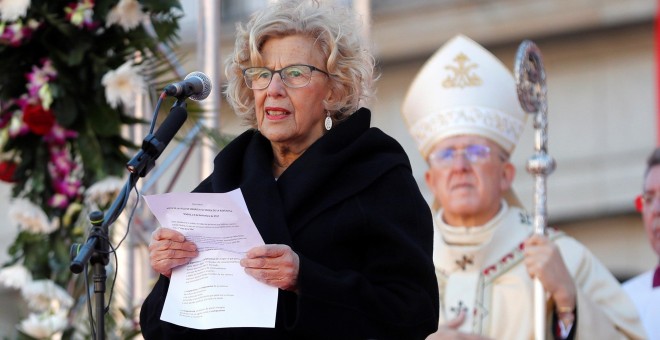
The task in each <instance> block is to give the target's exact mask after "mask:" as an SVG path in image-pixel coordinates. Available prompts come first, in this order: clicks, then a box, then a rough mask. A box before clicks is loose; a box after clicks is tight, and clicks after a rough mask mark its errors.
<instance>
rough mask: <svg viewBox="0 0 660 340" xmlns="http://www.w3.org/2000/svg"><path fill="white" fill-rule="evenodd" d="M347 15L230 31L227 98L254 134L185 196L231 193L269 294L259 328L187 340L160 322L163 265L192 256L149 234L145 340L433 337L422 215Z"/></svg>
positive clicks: (288, 10)
mask: <svg viewBox="0 0 660 340" xmlns="http://www.w3.org/2000/svg"><path fill="white" fill-rule="evenodd" d="M356 23H357V19H356V18H355V16H354V15H352V14H351V13H350V12H349V10H348V9H338V8H329V7H325V6H324V5H320V4H318V3H316V2H313V3H308V2H300V1H285V2H280V3H278V4H276V5H273V7H270V8H267V9H265V10H263V11H261V12H259V13H257V14H255V15H254V16H253V17H252V19H251V20H250V21H249V22H248V24H247V26H246V27H245V28H243V27H242V26H239V27H238V38H237V41H236V45H235V46H236V47H235V48H236V50H235V52H234V53H233V55H232V56H231V58H230V60H229V62H228V65H227V68H226V73H227V78H228V86H227V89H226V93H227V97H228V100H229V102H230V103H231V105H232V106H233V107H234V109H235V110H236V111H237V112H238V114H239V115H241V116H242V117H243V118H244V119H245V120H246V121H247V122H248V123H249V124H251V126H252V129H249V130H248V131H246V132H244V133H243V134H241V135H240V136H238V137H237V138H236V139H235V140H234V141H232V142H231V143H230V144H229V145H227V146H226V147H225V148H224V149H223V150H222V151H221V152H220V153H219V154H218V156H217V157H216V159H215V169H214V172H213V173H212V174H211V175H210V176H209V177H208V178H206V179H205V180H204V181H203V182H202V183H201V184H200V185H199V186H198V187H197V188H196V189H195V191H196V192H219V193H220V192H228V191H231V190H233V189H236V188H240V189H241V191H242V193H243V195H244V197H245V201H246V203H247V206H248V209H249V212H250V215H251V216H252V218H253V220H254V222H255V224H256V226H257V228H258V229H259V232H260V233H261V235H262V237H263V239H264V241H265V243H266V245H265V246H260V247H255V248H253V249H251V250H250V251H249V252H248V253H247V254H246V256H245V257H244V258H243V259H242V260H241V265H242V266H243V267H245V271H246V272H247V273H248V274H249V275H251V276H253V277H254V278H255V279H256V280H259V281H262V282H264V283H266V284H268V285H271V286H274V287H277V288H279V291H278V292H279V297H278V305H277V316H276V324H275V328H274V329H269V328H224V329H211V330H195V329H188V328H183V327H179V326H176V325H173V324H170V323H167V322H164V321H161V320H160V314H161V311H162V308H163V302H164V298H165V296H166V294H167V290H168V285H169V276H170V275H171V273H172V268H174V267H176V266H180V265H183V264H186V263H188V262H189V261H190V260H191V259H192V258H194V257H195V256H196V255H197V252H196V250H195V249H196V248H195V245H194V244H192V243H191V242H189V241H186V240H185V238H184V237H183V236H182V235H181V234H179V233H177V232H175V231H173V230H169V229H165V228H161V229H159V230H157V231H156V232H154V234H153V239H152V242H151V245H150V247H149V249H150V258H151V265H152V267H153V269H154V270H156V271H157V272H159V273H160V274H161V276H160V278H159V280H158V282H157V283H156V286H155V287H154V288H153V291H152V292H151V294H150V295H149V296H148V297H147V299H146V300H145V302H144V304H143V306H142V311H141V315H140V324H141V326H142V332H143V335H144V337H145V338H146V339H172V338H182V337H184V336H186V337H189V338H190V339H195V340H198V339H201V338H205V339H206V338H208V339H228V338H231V339H235V338H239V339H325V338H328V339H423V338H425V337H426V335H428V334H430V333H432V332H434V331H435V330H436V329H437V322H438V288H437V283H436V279H435V274H434V268H433V262H432V240H433V234H432V233H433V226H432V216H431V213H430V211H429V208H428V205H427V204H426V202H425V201H424V199H423V197H422V196H421V194H420V192H419V189H418V187H417V184H416V182H415V180H414V178H413V177H412V173H411V169H410V164H409V161H408V158H407V156H406V154H405V153H404V151H403V149H402V148H401V146H400V145H399V144H398V143H397V142H396V141H395V140H394V139H392V138H391V137H389V136H387V135H386V134H384V133H383V132H382V131H380V130H378V129H376V128H370V127H369V124H370V112H369V110H367V109H365V108H359V102H360V101H361V100H364V99H366V98H368V96H369V95H370V94H371V92H372V91H371V86H372V82H373V62H374V60H373V57H372V56H371V55H370V54H369V53H368V51H367V49H366V48H365V47H364V45H362V42H361V40H360V36H359V33H358V32H359V30H358V29H356V27H355V24H356Z"/></svg>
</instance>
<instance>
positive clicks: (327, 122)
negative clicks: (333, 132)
mask: <svg viewBox="0 0 660 340" xmlns="http://www.w3.org/2000/svg"><path fill="white" fill-rule="evenodd" d="M326 112H327V113H328V115H327V116H325V129H326V130H327V131H330V129H332V118H330V111H326Z"/></svg>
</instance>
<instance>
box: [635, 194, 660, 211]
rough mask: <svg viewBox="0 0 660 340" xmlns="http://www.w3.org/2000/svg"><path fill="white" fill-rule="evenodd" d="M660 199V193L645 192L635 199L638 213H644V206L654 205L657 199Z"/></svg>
mask: <svg viewBox="0 0 660 340" xmlns="http://www.w3.org/2000/svg"><path fill="white" fill-rule="evenodd" d="M658 198H660V191H659V192H652V191H647V192H644V193H643V194H641V195H639V196H637V197H635V208H636V209H637V211H639V212H642V210H644V206H649V205H651V204H653V201H655V200H656V199H658Z"/></svg>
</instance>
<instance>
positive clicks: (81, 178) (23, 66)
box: [0, 0, 182, 339]
mask: <svg viewBox="0 0 660 340" xmlns="http://www.w3.org/2000/svg"><path fill="white" fill-rule="evenodd" d="M181 15H182V12H181V7H180V4H179V1H178V0H139V1H138V0H10V1H0V60H2V63H0V180H2V181H5V182H9V183H11V186H12V203H11V208H10V213H9V215H10V219H11V220H12V221H13V222H14V224H15V225H16V226H17V227H18V228H19V234H18V236H17V238H16V239H15V240H14V242H13V244H12V245H11V247H10V249H9V255H10V261H9V262H8V263H6V264H5V265H4V266H3V268H2V269H0V285H4V286H6V287H12V288H15V289H20V290H21V295H22V297H23V298H24V299H25V300H26V303H27V307H28V308H29V311H30V313H29V315H27V316H26V318H25V319H24V320H22V321H21V322H20V324H19V325H18V326H17V328H18V330H19V331H20V336H21V337H24V338H36V339H44V338H58V337H64V338H68V337H71V336H72V334H74V333H75V329H74V328H75V327H73V321H72V320H74V319H75V315H74V314H75V313H76V311H78V310H84V308H81V305H82V306H84V301H83V302H81V300H84V298H85V294H86V292H85V289H86V288H85V287H82V284H81V281H82V279H80V278H79V277H78V276H73V275H72V274H71V272H70V271H69V264H70V258H69V249H70V247H71V244H73V243H84V241H85V237H84V236H85V235H84V234H85V232H86V230H87V228H88V223H85V222H87V220H86V218H87V216H84V214H83V213H84V212H86V211H87V210H88V209H87V207H89V206H90V205H94V206H97V207H104V206H106V207H107V205H109V202H112V199H113V198H112V197H113V195H115V194H116V192H117V191H118V190H119V189H120V188H121V186H122V185H123V181H122V180H121V179H120V178H119V177H122V176H123V174H124V173H125V164H126V161H127V160H128V157H127V156H126V155H125V153H124V150H125V148H134V147H135V145H133V143H131V142H130V141H128V140H126V139H124V138H123V137H122V136H121V135H120V131H121V128H122V127H123V126H126V125H127V124H136V123H142V122H141V121H140V120H137V119H135V118H134V117H132V114H131V113H132V108H133V107H134V106H135V93H136V92H139V90H147V89H148V88H149V86H155V85H154V81H153V80H152V78H151V77H149V75H150V74H153V73H154V71H153V69H154V67H156V66H154V65H158V64H159V62H160V64H162V60H163V59H164V57H163V56H162V55H161V54H160V53H159V49H158V45H159V44H165V45H167V46H168V47H173V45H174V44H175V43H176V42H177V39H178V37H177V32H178V28H179V27H178V19H179V18H180V17H181ZM145 24H147V25H150V27H153V32H155V34H154V33H150V32H152V31H151V30H147V29H145ZM156 68H157V67H156ZM81 221H82V222H81ZM5 227H6V226H5ZM80 276H82V274H81V275H80ZM81 287H82V288H81Z"/></svg>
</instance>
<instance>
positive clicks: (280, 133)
mask: <svg viewBox="0 0 660 340" xmlns="http://www.w3.org/2000/svg"><path fill="white" fill-rule="evenodd" d="M261 53H262V56H263V63H264V64H263V65H253V66H263V67H267V68H269V69H271V70H280V69H282V68H284V67H287V66H290V65H295V64H304V65H311V66H314V67H317V68H318V69H321V70H324V71H325V58H324V57H323V55H322V53H321V51H320V50H319V48H318V47H317V46H315V45H314V40H313V39H311V38H309V37H305V36H301V35H290V36H285V37H273V38H269V39H268V40H266V42H265V43H264V44H263V46H262V50H261ZM253 92H254V100H255V111H256V115H257V127H258V128H259V131H260V132H261V134H263V135H264V136H265V137H266V138H268V140H270V142H271V143H274V144H280V145H283V146H285V147H287V148H289V149H291V150H292V151H294V152H296V151H304V150H305V149H307V148H308V147H309V146H310V145H311V144H312V143H314V142H315V141H316V140H317V139H319V138H320V137H321V136H322V135H323V132H324V123H323V122H324V120H325V117H326V112H325V109H324V107H323V100H327V99H330V97H331V94H332V92H331V90H330V79H329V77H328V76H327V75H325V74H324V73H322V72H318V71H313V72H312V78H311V81H310V82H309V84H308V85H307V86H304V87H300V88H290V87H287V86H286V85H285V84H284V83H283V82H282V78H281V76H280V75H279V74H275V73H274V74H273V78H272V80H271V82H270V84H269V85H268V87H267V88H265V89H263V90H253Z"/></svg>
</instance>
